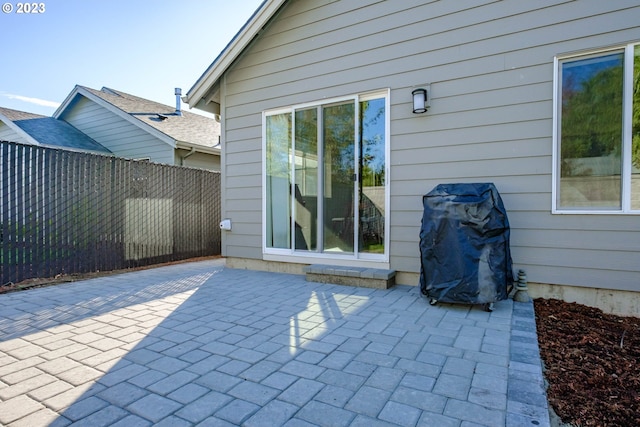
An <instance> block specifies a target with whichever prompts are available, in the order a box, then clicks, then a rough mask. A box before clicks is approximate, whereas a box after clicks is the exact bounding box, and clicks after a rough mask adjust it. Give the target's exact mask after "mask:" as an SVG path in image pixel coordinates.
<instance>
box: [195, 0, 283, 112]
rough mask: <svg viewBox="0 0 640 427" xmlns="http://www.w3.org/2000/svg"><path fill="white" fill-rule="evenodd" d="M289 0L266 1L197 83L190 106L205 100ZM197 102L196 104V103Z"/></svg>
mask: <svg viewBox="0 0 640 427" xmlns="http://www.w3.org/2000/svg"><path fill="white" fill-rule="evenodd" d="M286 1H287V0H265V1H264V2H263V3H262V4H261V5H260V6H259V7H258V9H257V10H256V12H255V13H254V14H253V16H252V17H251V18H249V20H248V21H247V22H246V23H245V25H244V26H243V27H242V28H241V29H240V31H239V32H238V33H237V34H236V35H235V36H234V38H233V39H231V41H230V42H229V44H228V45H227V46H226V47H225V48H224V50H223V51H222V52H221V53H220V55H218V57H217V58H216V59H215V60H214V61H213V63H212V64H211V65H210V66H209V68H208V69H207V70H206V71H205V72H204V74H203V75H202V76H200V78H199V79H198V81H196V83H195V84H194V85H193V87H192V88H191V89H189V92H187V95H186V98H187V103H188V104H189V105H197V103H198V101H200V99H202V98H204V97H205V95H206V93H207V91H208V90H209V88H211V87H212V86H213V85H214V84H216V83H217V82H218V80H219V79H220V77H221V76H222V74H223V73H224V72H225V71H226V70H227V68H229V67H230V66H231V64H233V62H234V61H235V60H236V59H237V58H238V57H239V56H240V54H241V53H242V52H243V51H244V49H245V48H246V47H247V46H248V45H249V43H251V41H252V40H253V39H254V38H255V37H256V36H257V35H258V33H259V32H260V30H261V29H262V28H263V27H264V26H265V25H266V24H267V22H269V19H271V17H272V16H273V15H275V13H276V12H277V11H278V10H279V9H280V6H282V5H283V4H284V3H285V2H286ZM194 101H195V102H194Z"/></svg>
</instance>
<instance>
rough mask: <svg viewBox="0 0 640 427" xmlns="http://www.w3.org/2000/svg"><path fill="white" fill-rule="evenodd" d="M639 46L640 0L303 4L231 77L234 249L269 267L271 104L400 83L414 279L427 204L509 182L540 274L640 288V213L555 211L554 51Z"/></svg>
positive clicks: (407, 256)
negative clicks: (265, 124) (264, 139)
mask: <svg viewBox="0 0 640 427" xmlns="http://www.w3.org/2000/svg"><path fill="white" fill-rule="evenodd" d="M631 41H640V6H639V5H638V2H637V0H619V1H615V2H597V1H566V2H560V1H557V0H555V1H551V0H540V1H535V2H522V1H518V0H510V1H499V2H487V1H472V0H465V1H462V0H459V1H451V2H439V1H432V2H425V1H423V0H421V1H417V0H411V1H409V0H405V1H402V2H398V1H378V2H371V1H364V0H363V1H350V2H332V1H330V0H324V1H290V2H288V3H287V4H286V5H285V7H284V9H283V10H282V11H281V12H280V13H279V15H277V16H276V17H275V18H274V20H273V21H272V22H271V23H270V24H269V25H267V26H266V27H265V29H263V30H262V33H261V34H260V35H259V36H258V38H257V39H256V40H255V41H254V42H253V43H252V45H251V46H250V47H249V48H248V51H247V52H245V53H244V54H243V56H241V57H240V58H239V59H238V60H237V61H236V63H235V64H234V65H233V66H232V67H231V69H230V70H229V71H228V72H227V73H226V75H225V76H224V77H223V79H222V84H221V96H222V108H223V112H222V114H223V116H224V117H225V120H224V124H225V127H224V129H223V132H224V134H223V141H224V147H223V150H222V153H223V154H222V155H223V156H225V158H224V161H223V200H224V201H225V202H224V206H223V212H222V216H223V217H224V218H232V220H233V231H232V232H231V233H226V236H225V241H224V246H223V253H224V255H226V256H230V257H240V258H253V259H262V253H261V230H262V228H261V212H260V209H261V190H260V186H261V183H262V180H261V171H262V163H261V162H262V153H261V113H262V111H263V110H267V109H273V108H277V107H286V106H290V105H294V104H298V103H305V102H312V101H317V100H322V99H325V98H332V97H338V96H345V95H352V94H357V93H361V92H367V91H372V90H377V89H385V88H390V89H391V112H390V114H391V138H390V141H389V143H390V145H391V158H390V162H391V177H390V185H391V209H392V210H391V212H390V218H391V231H390V239H391V243H390V255H391V268H393V269H396V270H398V272H399V276H398V281H399V282H400V283H406V284H412V285H415V284H417V282H418V274H417V273H418V272H419V269H420V260H419V248H418V241H419V231H420V221H421V217H422V196H423V195H424V194H425V193H427V192H428V191H430V190H431V189H432V188H433V187H434V186H435V185H437V184H439V183H445V182H494V183H495V184H496V186H497V188H498V190H499V191H500V193H501V195H502V197H503V200H504V203H505V205H506V208H507V211H508V215H509V220H510V224H511V251H512V256H513V259H514V268H515V269H518V268H524V269H526V271H527V274H528V276H529V280H530V281H535V282H539V283H551V284H561V285H577V286H585V287H599V288H607V289H619V290H640V288H639V287H640V263H638V262H637V261H638V259H639V255H640V254H639V252H640V248H639V247H638V243H637V242H638V241H640V218H639V217H638V216H633V215H552V214H551V191H552V177H551V172H552V167H553V164H552V129H553V105H552V98H553V91H554V87H553V60H554V56H556V55H559V54H564V53H567V52H573V51H582V50H590V49H594V48H598V47H602V46H609V45H613V44H620V43H621V44H625V43H628V42H631ZM424 83H431V90H432V96H433V99H432V101H431V109H430V110H429V111H428V112H427V113H426V114H422V115H415V114H412V113H411V91H412V89H413V88H415V87H420V86H421V85H422V84H424Z"/></svg>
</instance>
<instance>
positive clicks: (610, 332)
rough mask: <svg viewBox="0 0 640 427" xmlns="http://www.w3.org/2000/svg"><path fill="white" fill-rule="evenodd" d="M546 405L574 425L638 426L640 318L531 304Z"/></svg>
mask: <svg viewBox="0 0 640 427" xmlns="http://www.w3.org/2000/svg"><path fill="white" fill-rule="evenodd" d="M534 306H535V312H536V323H537V330H538V341H539V344H540V355H541V357H542V360H543V362H544V365H545V377H546V379H547V381H548V382H549V388H548V390H547V395H548V399H549V404H550V405H551V406H552V407H553V409H554V410H555V412H556V414H558V416H559V417H560V418H561V419H562V421H563V422H564V423H568V424H571V425H574V426H581V427H582V426H640V318H636V317H621V316H614V315H609V314H603V313H602V311H601V310H598V309H596V308H591V307H586V306H584V305H580V304H576V303H566V302H563V301H558V300H554V299H549V300H543V299H537V300H535V301H534Z"/></svg>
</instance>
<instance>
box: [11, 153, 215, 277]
mask: <svg viewBox="0 0 640 427" xmlns="http://www.w3.org/2000/svg"><path fill="white" fill-rule="evenodd" d="M0 148H1V149H0V168H1V169H0V187H1V188H2V191H1V193H0V206H1V212H0V222H1V224H0V233H1V234H0V242H1V245H2V248H1V249H0V286H1V285H6V284H9V283H17V282H20V281H22V280H25V279H29V278H35V277H53V276H56V275H58V274H72V273H88V272H95V271H109V270H117V269H122V268H128V267H135V266H142V265H151V264H157V263H161V262H168V261H177V260H182V259H187V258H191V257H197V256H208V255H217V254H220V227H219V223H220V174H219V173H218V172H211V171H205V170H199V169H189V168H182V167H177V166H168V165H160V164H154V163H149V162H141V161H132V160H125V159H120V158H115V157H108V156H100V155H93V154H87V153H77V152H70V151H64V150H57V149H51V148H43V147H36V146H30V145H22V144H16V143H12V142H0Z"/></svg>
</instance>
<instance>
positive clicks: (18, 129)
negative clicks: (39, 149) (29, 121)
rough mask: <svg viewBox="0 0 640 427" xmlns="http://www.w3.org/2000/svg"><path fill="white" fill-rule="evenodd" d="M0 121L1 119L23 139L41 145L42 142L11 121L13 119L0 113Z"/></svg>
mask: <svg viewBox="0 0 640 427" xmlns="http://www.w3.org/2000/svg"><path fill="white" fill-rule="evenodd" d="M0 121H2V122H3V123H4V124H5V125H7V126H8V127H9V128H10V129H11V130H12V131H14V132H15V133H17V134H18V135H19V136H21V137H23V138H24V139H25V140H27V141H29V143H30V144H32V145H37V146H42V145H44V144H42V143H40V142H39V141H38V140H36V139H35V138H34V137H32V136H31V135H29V134H28V133H27V132H26V131H25V130H23V129H22V128H21V127H20V126H18V125H17V124H15V123H13V120H11V119H9V118H8V117H7V116H5V115H4V114H2V113H0Z"/></svg>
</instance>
